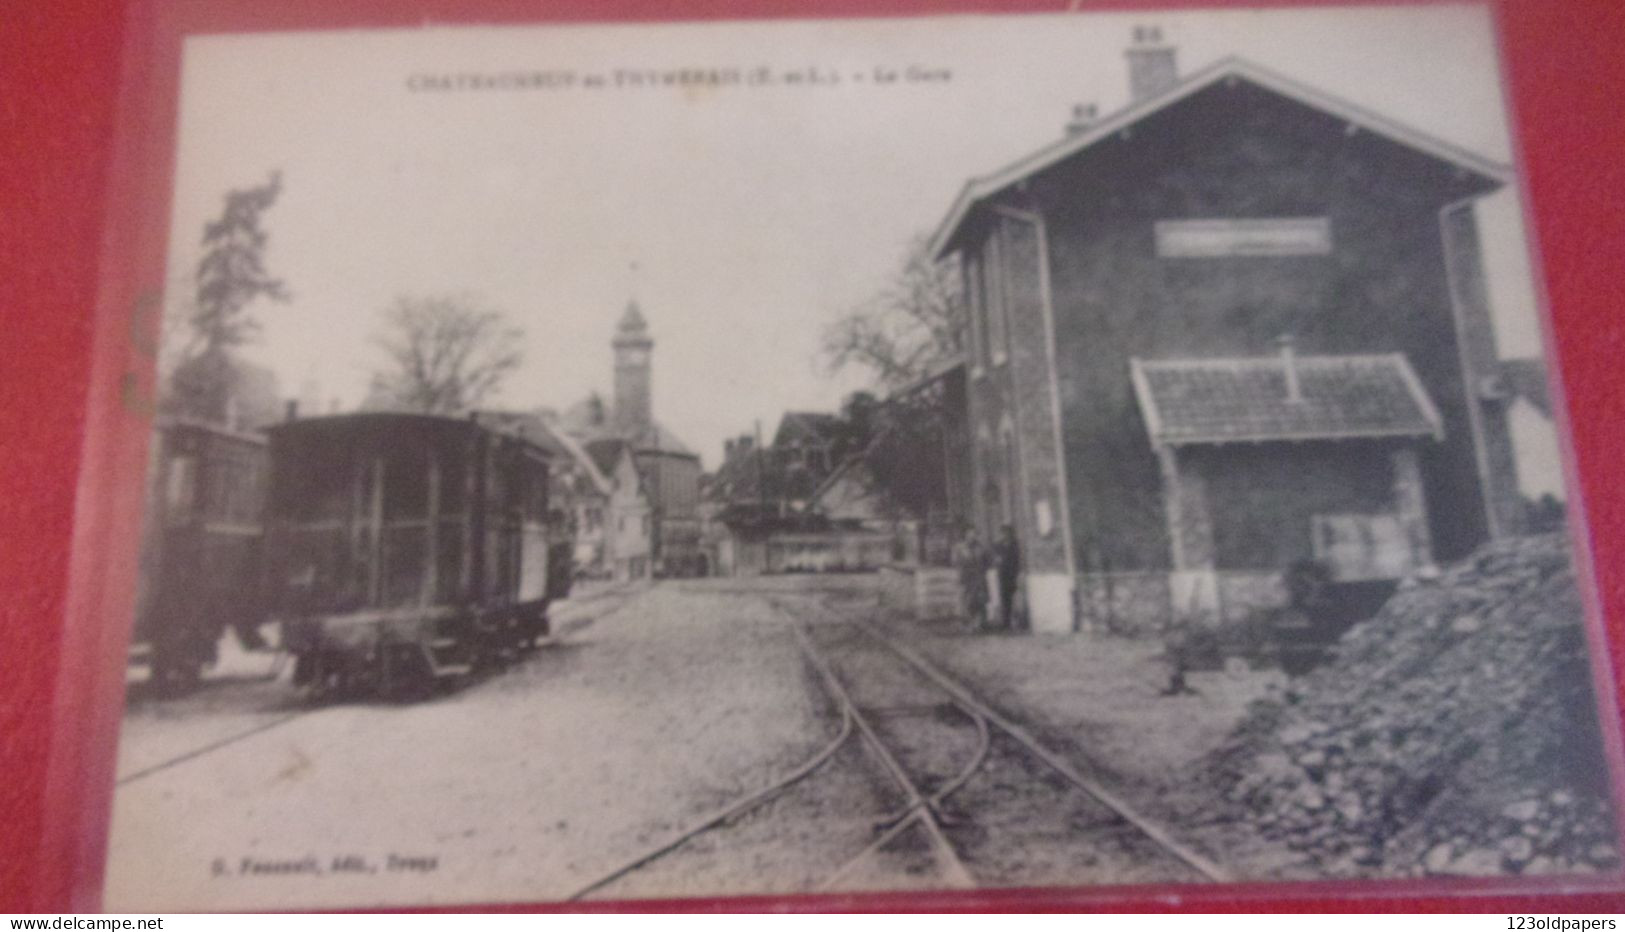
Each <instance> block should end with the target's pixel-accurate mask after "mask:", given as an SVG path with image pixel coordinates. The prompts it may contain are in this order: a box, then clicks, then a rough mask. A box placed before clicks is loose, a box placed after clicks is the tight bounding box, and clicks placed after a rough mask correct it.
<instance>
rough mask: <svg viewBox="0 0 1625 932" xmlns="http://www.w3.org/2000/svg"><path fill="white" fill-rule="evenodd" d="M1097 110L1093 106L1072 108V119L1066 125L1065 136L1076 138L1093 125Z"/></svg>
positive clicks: (1086, 105)
mask: <svg viewBox="0 0 1625 932" xmlns="http://www.w3.org/2000/svg"><path fill="white" fill-rule="evenodd" d="M1097 113H1098V109H1097V108H1096V107H1095V105H1094V104H1078V105H1077V106H1075V107H1073V108H1072V119H1071V120H1069V121H1068V122H1067V124H1066V134H1067V135H1068V136H1076V135H1078V134H1080V133H1082V132H1084V131H1085V130H1087V129H1088V128H1089V127H1091V126H1093V125H1095V116H1096V114H1097Z"/></svg>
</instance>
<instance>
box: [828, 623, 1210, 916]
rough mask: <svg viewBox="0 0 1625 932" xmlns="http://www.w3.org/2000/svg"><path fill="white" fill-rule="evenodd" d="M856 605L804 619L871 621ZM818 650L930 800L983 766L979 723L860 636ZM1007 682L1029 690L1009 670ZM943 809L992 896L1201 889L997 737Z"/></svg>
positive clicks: (832, 629)
mask: <svg viewBox="0 0 1625 932" xmlns="http://www.w3.org/2000/svg"><path fill="white" fill-rule="evenodd" d="M855 596H856V594H855V593H851V594H847V595H844V596H842V597H841V598H840V599H836V600H832V599H829V598H825V599H822V600H820V601H822V602H823V605H822V606H819V607H808V608H807V609H804V613H806V614H814V613H819V614H824V615H826V616H828V617H830V618H831V619H834V618H839V617H842V616H846V617H862V616H863V615H864V614H865V613H864V612H862V611H861V604H860V603H861V598H854V597H855ZM842 602H844V603H845V604H841V603H842ZM916 636H917V632H916ZM818 640H819V643H820V646H821V647H822V648H823V649H824V650H825V652H826V653H827V654H828V656H829V657H830V658H831V662H832V663H833V664H834V665H835V667H836V671H837V674H838V675H839V676H841V678H842V680H843V681H844V682H846V683H847V684H848V688H849V690H850V691H851V693H852V698H853V701H854V702H855V703H857V705H858V706H859V708H860V709H861V710H862V711H863V712H864V714H866V715H867V716H868V717H869V718H870V720H871V721H872V722H873V723H874V725H875V729H876V731H877V732H879V733H880V735H881V737H882V740H884V741H885V742H886V744H887V746H888V747H890V748H892V749H893V752H894V753H895V754H896V756H897V757H898V759H899V762H900V763H901V765H902V766H903V767H904V769H905V770H906V771H907V772H908V773H909V775H910V777H911V778H913V779H914V780H915V782H916V783H917V785H919V786H920V787H921V789H922V791H923V792H925V793H926V794H927V795H929V794H931V793H932V792H934V791H935V790H937V789H939V788H940V787H942V786H943V785H945V784H946V783H948V781H950V780H952V779H953V778H954V777H956V776H958V775H959V774H960V773H961V772H962V771H964V769H965V768H966V767H967V765H969V764H970V763H971V762H972V761H973V760H974V759H975V754H976V748H977V744H978V740H977V733H976V728H975V725H974V720H973V719H972V718H971V717H970V716H969V715H968V714H966V713H965V712H963V711H961V710H960V709H959V708H958V707H957V706H956V705H954V704H953V703H952V702H951V701H950V699H949V697H948V695H947V694H946V693H944V692H943V691H942V690H941V689H940V688H939V687H937V686H935V685H933V684H931V683H930V682H929V681H927V680H925V679H924V678H923V677H922V676H921V675H920V674H919V673H918V672H916V671H915V670H913V669H912V668H911V667H909V666H908V665H907V664H905V663H904V662H902V661H901V660H900V659H899V658H897V657H896V656H895V655H894V654H892V653H891V652H890V651H889V650H887V649H886V648H885V647H883V646H882V645H880V644H879V643H878V642H876V641H874V640H873V639H871V638H869V637H867V636H865V635H863V634H862V633H861V632H859V631H858V629H856V628H853V627H849V626H846V625H829V626H825V627H824V628H823V629H821V631H820V636H819V638H818ZM981 640H983V641H985V640H986V639H981ZM1032 643H1033V642H1032V641H1031V640H1030V639H1028V644H1032ZM916 644H918V641H917V640H916ZM1006 659H1007V658H1006ZM1000 672H1001V676H1004V677H1008V678H1012V679H1019V677H1015V676H1014V675H1013V673H1012V671H1010V670H1008V669H1003V670H1001V671H1000ZM945 809H946V811H947V813H948V819H947V821H946V824H945V826H944V832H945V834H946V836H947V837H948V839H949V842H950V843H951V844H952V845H953V847H954V848H955V850H956V851H957V852H958V854H959V856H960V860H961V861H962V862H963V863H964V865H965V867H966V869H967V870H968V871H969V873H970V874H971V876H972V877H974V878H975V879H976V881H977V882H978V884H980V885H982V886H989V887H1001V886H1002V887H1012V886H1039V885H1053V884H1064V885H1076V884H1108V883H1109V884H1122V883H1151V882H1170V881H1194V880H1199V879H1200V877H1199V875H1197V874H1196V873H1195V872H1194V871H1193V870H1191V869H1190V868H1189V867H1187V866H1186V865H1184V864H1183V863H1182V862H1180V861H1178V860H1177V859H1176V858H1175V857H1173V856H1171V855H1170V854H1168V853H1167V852H1165V851H1164V850H1162V849H1161V847H1160V846H1158V845H1157V844H1155V843H1154V842H1152V841H1150V840H1149V839H1147V838H1145V837H1144V835H1143V834H1141V833H1140V832H1139V831H1138V830H1136V829H1134V828H1133V827H1132V826H1130V825H1129V824H1128V823H1127V822H1125V821H1124V820H1123V819H1121V818H1120V817H1118V816H1117V815H1116V814H1115V813H1113V812H1112V811H1111V810H1110V809H1109V808H1107V807H1106V806H1104V805H1103V804H1101V803H1100V802H1099V801H1097V800H1095V799H1094V798H1093V797H1092V796H1090V795H1089V794H1087V793H1085V792H1083V791H1081V790H1079V789H1078V788H1076V787H1074V786H1073V785H1072V784H1070V783H1068V782H1067V781H1066V780H1064V779H1063V778H1061V777H1060V776H1059V775H1057V774H1055V773H1054V772H1053V771H1052V770H1051V769H1050V768H1048V767H1047V766H1045V765H1044V764H1043V763H1041V762H1040V761H1038V760H1036V759H1034V758H1033V757H1032V755H1031V754H1030V753H1029V752H1028V751H1026V750H1025V749H1024V748H1023V747H1022V746H1021V745H1020V744H1019V743H1018V742H1017V741H1015V740H1014V739H1012V738H1010V737H1008V736H1006V735H1004V734H1002V733H1001V732H999V731H998V730H997V729H994V730H993V732H992V741H991V743H990V746H989V751H988V755H987V757H986V759H985V760H984V761H983V762H982V763H981V764H980V766H979V767H978V768H977V769H976V770H975V771H974V775H973V776H972V777H971V778H970V779H969V780H968V781H967V782H966V783H965V784H964V786H963V787H962V788H961V789H959V790H958V791H957V792H955V793H954V794H953V795H952V796H951V797H949V799H948V801H947V803H946V805H945ZM925 880H926V881H927V884H926V885H940V883H941V879H940V877H932V878H925Z"/></svg>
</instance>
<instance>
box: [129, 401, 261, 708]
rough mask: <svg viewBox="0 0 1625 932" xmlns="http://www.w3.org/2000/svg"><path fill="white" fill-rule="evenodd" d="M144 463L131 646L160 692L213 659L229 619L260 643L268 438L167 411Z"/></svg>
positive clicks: (188, 681) (186, 680) (182, 684)
mask: <svg viewBox="0 0 1625 932" xmlns="http://www.w3.org/2000/svg"><path fill="white" fill-rule="evenodd" d="M150 462H151V468H150V470H149V474H148V487H147V505H146V519H145V526H144V529H143V541H142V547H141V561H142V567H141V570H142V571H141V574H140V580H141V583H140V587H139V589H138V592H137V595H136V615H135V632H134V637H133V639H132V646H133V650H132V654H133V655H134V658H135V659H138V660H139V659H143V658H144V659H145V660H146V661H147V663H148V665H149V666H150V668H151V671H152V683H153V684H154V686H155V687H156V688H157V689H158V690H159V691H160V692H177V691H184V690H185V689H188V688H190V687H191V686H193V685H194V684H195V683H196V682H197V680H198V678H199V676H200V675H201V673H202V670H203V668H204V667H205V666H207V665H208V664H209V663H212V662H213V661H214V660H215V653H216V645H217V644H218V642H219V640H220V638H221V636H222V635H223V634H224V633H225V631H226V629H227V628H228V627H229V628H234V629H236V630H237V632H238V634H239V637H240V638H241V639H242V640H243V641H244V643H245V645H247V646H258V632H257V630H256V623H257V622H258V621H259V620H260V618H261V615H262V613H261V610H260V603H259V579H260V570H259V567H260V563H259V561H260V544H261V530H262V524H261V522H262V512H263V509H264V504H265V485H266V473H267V461H266V441H265V438H264V437H262V436H260V435H259V434H252V433H244V432H240V431H234V430H228V429H226V428H224V427H220V426H217V425H213V424H205V423H201V422H197V421H190V420H184V419H176V418H165V419H162V420H160V421H159V422H158V423H157V424H156V425H155V426H154V429H153V439H152V446H151V451H150Z"/></svg>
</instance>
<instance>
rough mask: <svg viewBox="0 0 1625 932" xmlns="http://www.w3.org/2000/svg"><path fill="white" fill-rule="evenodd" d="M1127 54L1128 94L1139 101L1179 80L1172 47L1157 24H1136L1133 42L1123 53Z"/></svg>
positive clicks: (1158, 92) (1154, 94) (1133, 99)
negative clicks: (1163, 37) (1164, 38)
mask: <svg viewBox="0 0 1625 932" xmlns="http://www.w3.org/2000/svg"><path fill="white" fill-rule="evenodd" d="M1123 54H1124V55H1125V56H1126V57H1127V58H1128V90H1129V98H1130V100H1132V101H1135V102H1138V101H1141V100H1144V99H1146V98H1147V97H1154V96H1156V95H1157V94H1160V93H1162V92H1163V91H1166V90H1168V89H1169V88H1171V87H1173V86H1174V85H1175V84H1178V83H1179V66H1178V64H1177V62H1176V61H1175V58H1174V47H1173V46H1172V45H1169V44H1168V43H1166V42H1164V41H1163V40H1162V28H1161V27H1159V26H1135V27H1134V42H1133V44H1131V45H1130V46H1129V47H1128V50H1127V51H1126V52H1124V53H1123Z"/></svg>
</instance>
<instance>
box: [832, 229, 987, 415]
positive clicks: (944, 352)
mask: <svg viewBox="0 0 1625 932" xmlns="http://www.w3.org/2000/svg"><path fill="white" fill-rule="evenodd" d="M964 322H965V299H964V292H963V289H962V287H961V281H960V275H959V265H958V263H957V262H956V261H954V260H946V261H940V262H939V261H937V260H936V259H934V258H932V256H931V252H930V245H929V240H928V239H927V238H926V237H924V236H919V237H916V238H915V239H914V240H913V241H912V242H911V243H910V245H909V249H908V253H907V255H906V256H905V257H904V260H903V264H902V267H901V268H900V269H899V270H898V271H897V273H896V274H895V275H894V276H893V277H892V279H891V280H890V281H889V282H888V283H887V285H886V287H885V289H884V290H882V291H881V293H880V294H878V295H876V296H875V297H874V298H873V299H872V300H870V301H868V302H866V303H865V304H863V305H862V306H860V307H858V308H856V309H854V310H853V311H852V312H851V313H849V314H847V315H846V316H845V317H842V318H841V319H840V320H837V321H836V322H835V323H833V324H831V325H830V326H829V327H828V328H827V329H826V330H825V331H824V338H823V347H822V349H823V356H824V359H825V362H826V363H827V365H828V367H829V369H830V371H832V372H836V371H840V370H842V369H845V368H847V367H848V366H858V367H860V368H863V369H867V370H869V371H870V372H871V373H872V374H873V375H874V377H875V381H876V383H877V384H878V385H879V386H880V387H883V388H896V387H897V386H899V385H904V384H907V383H909V382H912V381H914V380H915V379H918V378H920V377H921V376H923V375H925V374H926V373H927V372H929V371H931V369H932V368H933V367H935V366H937V365H938V364H940V363H942V362H944V361H946V360H948V359H952V358H953V357H955V356H957V355H959V353H960V352H961V349H962V346H963V342H962V341H963V339H964Z"/></svg>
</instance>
